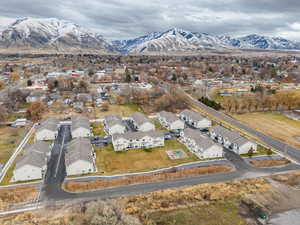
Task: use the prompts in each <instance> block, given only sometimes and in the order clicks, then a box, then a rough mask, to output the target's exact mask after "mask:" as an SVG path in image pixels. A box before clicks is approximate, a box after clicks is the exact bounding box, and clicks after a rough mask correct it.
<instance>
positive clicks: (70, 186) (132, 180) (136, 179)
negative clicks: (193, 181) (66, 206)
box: [64, 165, 232, 192]
mask: <svg viewBox="0 0 300 225" xmlns="http://www.w3.org/2000/svg"><path fill="white" fill-rule="evenodd" d="M230 170H232V167H230V166H226V165H215V166H203V167H197V168H190V169H184V170H176V169H175V168H174V169H170V170H168V171H164V172H161V173H155V174H146V175H139V176H130V177H124V178H120V179H113V180H103V179H102V180H94V181H86V182H78V181H69V182H67V183H65V184H64V189H65V190H67V191H70V192H83V191H90V190H96V189H101V188H108V187H116V186H124V185H129V184H137V183H147V182H155V181H161V180H170V179H178V178H183V177H190V176H197V175H202V174H211V173H220V172H229V171H230Z"/></svg>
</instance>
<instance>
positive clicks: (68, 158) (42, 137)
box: [0, 53, 300, 221]
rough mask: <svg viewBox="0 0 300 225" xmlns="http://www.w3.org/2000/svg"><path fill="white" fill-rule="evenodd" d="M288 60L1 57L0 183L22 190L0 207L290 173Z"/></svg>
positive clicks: (298, 108) (292, 134)
mask: <svg viewBox="0 0 300 225" xmlns="http://www.w3.org/2000/svg"><path fill="white" fill-rule="evenodd" d="M299 60H300V57H298V56H297V55H296V56H295V55H290V54H288V53H286V54H276V53H270V54H267V53H265V55H260V54H253V55H252V54H249V55H247V54H206V55H202V56H175V55H174V56H146V55H145V56H134V55H128V56H119V55H106V56H104V55H92V54H90V55H89V54H87V55H81V54H78V55H74V54H73V55H71V54H70V55H68V54H62V55H59V54H57V55H22V56H18V55H2V56H1V58H0V112H1V114H0V125H1V126H0V184H1V186H3V187H5V188H14V191H18V187H21V188H25V189H24V190H27V189H28V193H30V194H28V195H27V196H25V195H24V196H22V197H18V200H16V199H15V200H14V201H11V202H8V203H7V202H3V206H2V205H1V204H0V209H1V210H3V213H4V214H5V213H8V214H9V213H12V214H13V213H15V211H14V210H20V212H23V211H26V210H28V209H29V210H31V209H32V208H31V207H37V209H38V208H44V207H45V205H47V204H49V205H51V202H61V201H69V200H74V201H76V200H79V199H88V198H95V199H96V198H103V199H109V198H116V197H124V196H132V195H136V194H143V193H147V192H153V191H159V190H166V189H169V188H182V187H183V186H194V185H197V184H209V183H218V182H230V181H233V180H240V179H257V180H258V179H261V177H263V176H279V174H283V173H290V172H294V171H296V170H299V169H300V167H299V163H300V151H299V150H298V149H299V148H300V135H299V131H300V122H299V120H300V62H299ZM298 123H299V124H298ZM295 176H296V177H297V178H296V179H299V175H295ZM257 182H260V181H257ZM297 185H299V184H297ZM245 186H246V185H245ZM12 193H14V192H13V191H12ZM253 193H254V191H253ZM201 198H202V197H201ZM207 198H208V197H207ZM0 203H1V202H0ZM28 204H29V205H28ZM44 204H45V205H44ZM16 205H18V206H19V205H20V206H21V207H19V208H18V209H15V206H16ZM22 207H23V208H22ZM22 210H23V211H22ZM266 215H267V211H266V210H264V209H261V211H260V215H259V216H260V218H258V216H257V218H256V219H259V220H260V221H264V220H265V219H264V218H265V217H266Z"/></svg>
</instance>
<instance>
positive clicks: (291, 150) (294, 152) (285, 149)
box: [192, 101, 300, 164]
mask: <svg viewBox="0 0 300 225" xmlns="http://www.w3.org/2000/svg"><path fill="white" fill-rule="evenodd" d="M192 104H194V105H196V106H198V107H200V108H201V109H203V110H205V111H206V112H208V113H209V114H212V115H214V116H215V117H217V118H220V119H222V120H224V121H226V122H228V123H230V124H232V125H233V126H235V127H238V128H240V129H242V130H245V131H246V132H248V133H249V134H252V135H254V136H256V137H258V138H260V140H262V141H263V142H264V143H266V144H267V145H268V146H270V147H271V148H272V149H274V150H276V151H278V152H280V153H282V154H283V155H286V156H287V157H289V158H291V159H293V160H295V161H296V162H297V163H299V164H300V150H299V149H297V148H295V147H293V146H290V145H288V144H286V143H284V142H282V141H280V140H277V139H275V138H272V137H270V136H268V135H266V134H263V133H261V132H259V131H257V130H255V129H252V128H250V127H248V126H246V125H245V124H242V123H240V122H238V121H237V120H235V119H233V118H231V117H229V116H227V115H225V114H224V113H222V112H218V111H216V110H214V109H212V108H210V107H208V106H206V105H204V104H202V103H200V102H197V101H192Z"/></svg>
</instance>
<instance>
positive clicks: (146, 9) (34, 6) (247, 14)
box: [0, 0, 300, 40]
mask: <svg viewBox="0 0 300 225" xmlns="http://www.w3.org/2000/svg"><path fill="white" fill-rule="evenodd" d="M18 17H42V18H48V17H55V18H58V19H65V20H69V21H73V22H75V23H77V24H79V25H82V26H84V27H87V28H92V29H96V30H98V31H99V32H100V33H102V34H103V35H104V36H105V37H106V38H110V39H128V38H134V37H137V36H140V35H144V34H145V33H150V32H153V31H164V30H167V29H170V28H172V27H178V28H183V29H186V30H189V31H197V32H206V33H210V34H218V35H232V36H242V35H245V34H252V33H257V34H263V35H273V36H282V37H285V38H288V39H292V40H300V1H299V0H285V1H283V0H1V3H0V21H1V20H2V21H3V20H5V21H9V19H8V18H18Z"/></svg>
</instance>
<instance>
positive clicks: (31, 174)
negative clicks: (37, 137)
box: [12, 141, 51, 182]
mask: <svg viewBox="0 0 300 225" xmlns="http://www.w3.org/2000/svg"><path fill="white" fill-rule="evenodd" d="M50 152H51V145H50V144H49V143H46V142H43V141H38V142H35V143H34V144H33V145H31V146H30V147H29V148H26V149H24V155H23V156H21V157H19V158H18V159H17V163H16V168H15V169H14V171H13V177H12V181H13V182H16V181H26V180H35V179H42V178H43V176H44V174H45V172H46V169H47V162H48V159H49V157H50Z"/></svg>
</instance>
